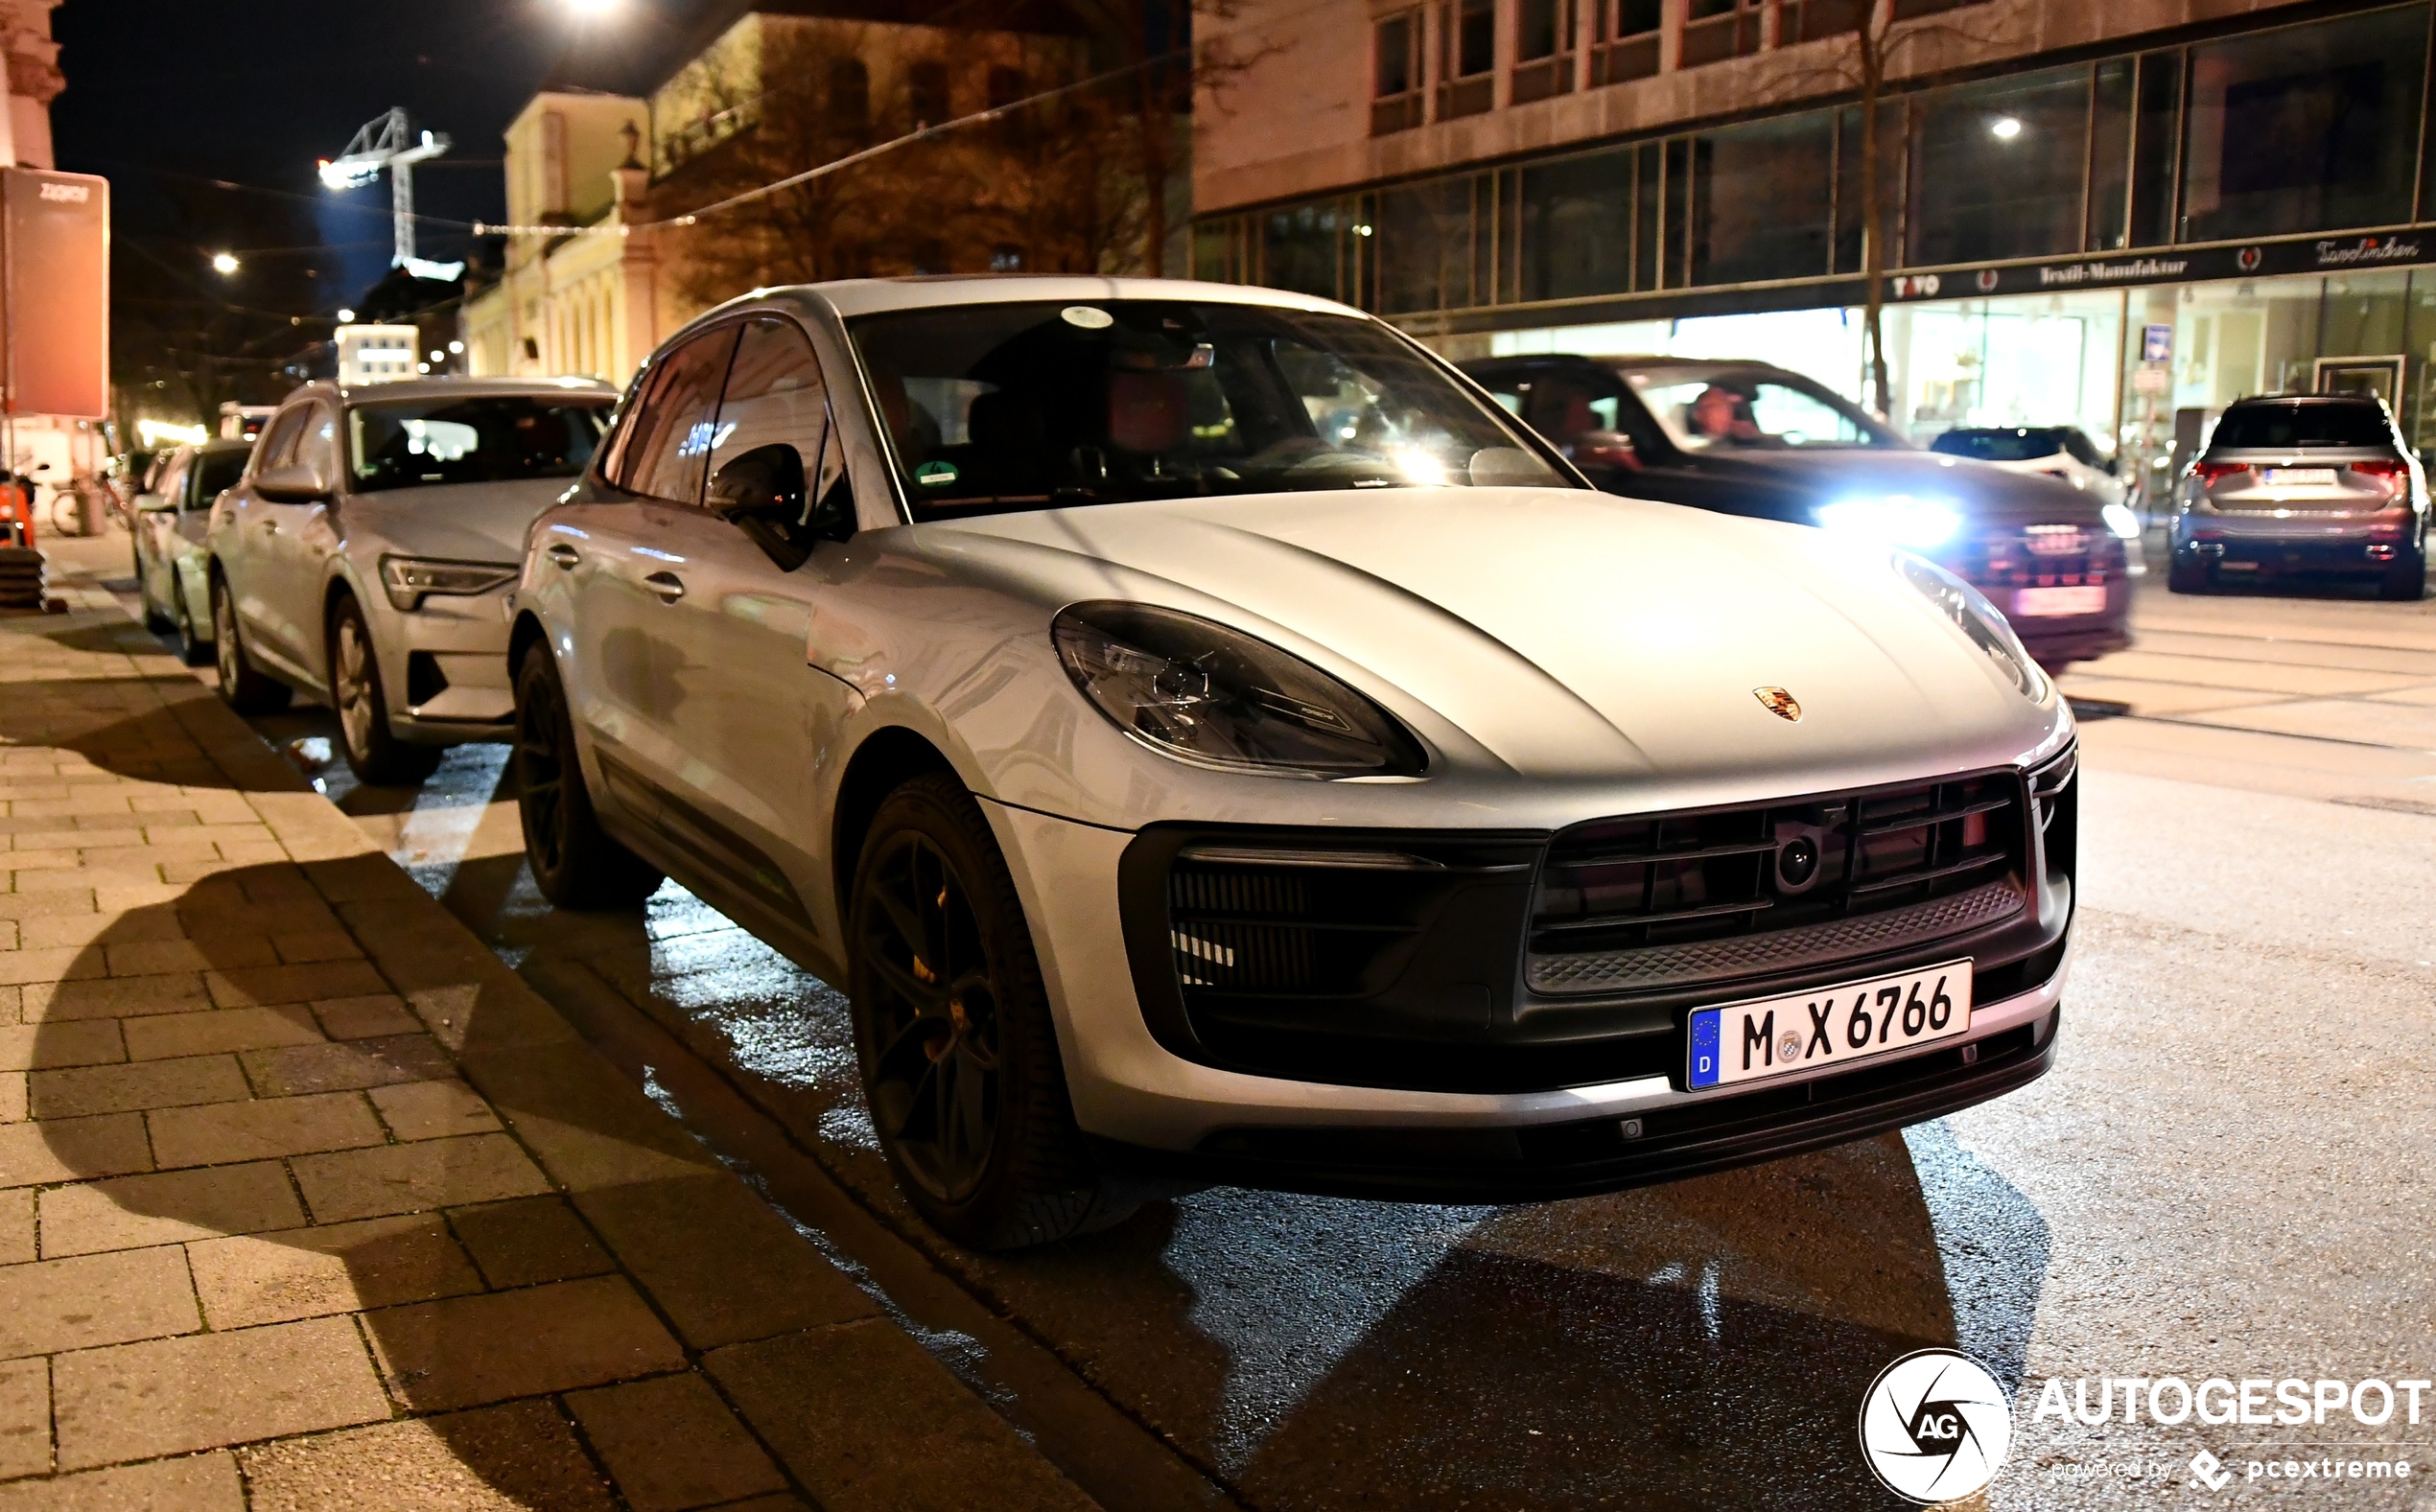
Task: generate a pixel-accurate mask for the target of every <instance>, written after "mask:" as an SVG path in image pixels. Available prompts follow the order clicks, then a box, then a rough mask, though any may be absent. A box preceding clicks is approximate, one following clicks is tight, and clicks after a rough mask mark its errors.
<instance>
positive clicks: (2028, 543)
mask: <svg viewBox="0 0 2436 1512" xmlns="http://www.w3.org/2000/svg"><path fill="white" fill-rule="evenodd" d="M1955 565H1956V570H1958V571H1959V572H1960V573H1961V574H1962V575H1963V576H1964V577H1965V578H1968V579H1969V580H1970V581H1971V582H1973V583H1975V584H1977V585H1978V586H1979V587H1980V588H2078V587H2084V586H2088V585H2094V584H2101V583H2111V582H2114V581H2116V580H2117V579H2119V578H2120V577H2122V576H2123V575H2124V574H2125V573H2126V571H2127V570H2129V559H2128V558H2127V557H2126V556H2125V554H2124V551H2123V543H2122V542H2121V541H2120V540H2118V539H2117V538H2116V537H2115V535H2114V533H2113V532H2112V531H2109V530H2107V529H2105V528H2103V527H2102V526H2098V525H2026V526H2024V527H2022V528H2021V529H2019V530H2011V531H2006V532H2004V533H2003V534H1995V535H1988V536H1985V537H1982V538H1980V539H1979V540H1978V541H1976V542H1974V543H1972V545H1971V546H1970V547H1968V548H1966V550H1965V553H1964V555H1963V558H1962V560H1961V561H1959V562H1957V563H1956V564H1955Z"/></svg>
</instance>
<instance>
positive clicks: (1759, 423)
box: [1625, 367, 1908, 452]
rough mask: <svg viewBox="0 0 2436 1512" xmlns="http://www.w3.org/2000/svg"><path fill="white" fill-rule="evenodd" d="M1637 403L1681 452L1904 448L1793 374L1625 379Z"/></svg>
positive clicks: (1743, 371)
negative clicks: (1714, 449) (1638, 398)
mask: <svg viewBox="0 0 2436 1512" xmlns="http://www.w3.org/2000/svg"><path fill="white" fill-rule="evenodd" d="M1625 378H1626V381H1627V382H1628V383H1630V384H1632V389H1633V392H1635V393H1637V394H1639V395H1640V396H1641V403H1643V404H1644V405H1646V406H1648V407H1649V409H1650V413H1651V414H1653V415H1655V416H1656V417H1657V421H1658V424H1659V425H1661V426H1663V427H1665V428H1666V433H1667V436H1668V439H1670V440H1672V441H1673V442H1674V443H1675V445H1676V446H1679V447H1681V448H1682V449H1683V450H1685V451H1686V452H1705V451H1707V450H1708V449H1710V448H1711V447H1718V448H1726V449H1730V448H1774V449H1778V450H1783V449H1786V448H1800V449H1802V450H1805V451H1823V450H1833V449H1837V448H1842V447H1883V448H1886V449H1887V450H1890V451H1901V450H1908V448H1907V447H1906V446H1905V443H1904V442H1903V441H1902V440H1901V439H1900V438H1898V437H1897V436H1896V435H1895V433H1894V432H1893V431H1891V430H1887V429H1886V427H1884V426H1882V425H1880V424H1879V423H1878V422H1877V421H1875V420H1872V419H1870V418H1869V416H1867V415H1866V414H1864V413H1862V411H1861V409H1860V408H1859V407H1856V406H1853V405H1850V404H1847V403H1845V402H1844V401H1843V400H1841V399H1839V398H1837V397H1836V396H1835V395H1833V394H1831V393H1829V392H1828V391H1827V390H1825V389H1824V388H1821V387H1819V386H1818V385H1817V384H1814V383H1812V382H1811V381H1810V380H1808V379H1806V378H1799V377H1796V376H1794V375H1793V374H1792V373H1760V372H1754V371H1752V370H1751V369H1749V368H1734V367H1720V368H1716V369H1714V370H1708V371H1696V372H1686V371H1684V370H1682V369H1679V368H1675V369H1666V370H1662V371H1659V372H1653V373H1628V374H1626V375H1625Z"/></svg>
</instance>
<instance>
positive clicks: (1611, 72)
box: [1590, 0, 1666, 87]
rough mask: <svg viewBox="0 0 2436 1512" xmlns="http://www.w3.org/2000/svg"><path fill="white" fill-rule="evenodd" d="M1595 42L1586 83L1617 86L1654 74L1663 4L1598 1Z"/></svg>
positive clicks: (1640, 0)
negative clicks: (1588, 79)
mask: <svg viewBox="0 0 2436 1512" xmlns="http://www.w3.org/2000/svg"><path fill="white" fill-rule="evenodd" d="M1598 6H1599V24H1598V34H1597V40H1595V41H1594V42H1593V43H1592V44H1591V47H1590V82H1591V84H1592V85H1593V86H1594V87H1595V86H1597V85H1599V84H1620V83H1623V82H1625V81H1627V80H1632V79H1647V78H1649V77H1650V76H1651V75H1652V74H1654V73H1656V72H1657V71H1658V21H1659V18H1660V17H1661V16H1662V15H1663V14H1664V13H1665V11H1666V5H1665V0H1598Z"/></svg>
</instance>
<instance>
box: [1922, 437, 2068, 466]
mask: <svg viewBox="0 0 2436 1512" xmlns="http://www.w3.org/2000/svg"><path fill="white" fill-rule="evenodd" d="M1929 450H1930V451H1932V452H1943V453H1944V454H1946V455H1948V456H1968V457H1976V458H1978V459H1979V460H1980V461H1982V462H2035V461H2037V460H2038V459H2039V458H2040V457H2043V456H2053V455H2054V454H2056V453H2058V452H2061V451H2063V450H2064V432H2063V431H2061V430H1949V431H1947V432H1946V433H1945V434H1943V435H1941V436H1939V437H1937V438H1936V439H1935V440H1934V441H1932V442H1930V443H1929Z"/></svg>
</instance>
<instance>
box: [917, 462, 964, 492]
mask: <svg viewBox="0 0 2436 1512" xmlns="http://www.w3.org/2000/svg"><path fill="white" fill-rule="evenodd" d="M955 480H956V464H954V463H953V462H925V463H923V464H922V465H921V466H920V467H917V468H915V469H914V481H915V482H917V483H920V484H921V485H922V486H923V487H925V488H945V487H947V486H948V485H949V483H952V482H954V481H955Z"/></svg>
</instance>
